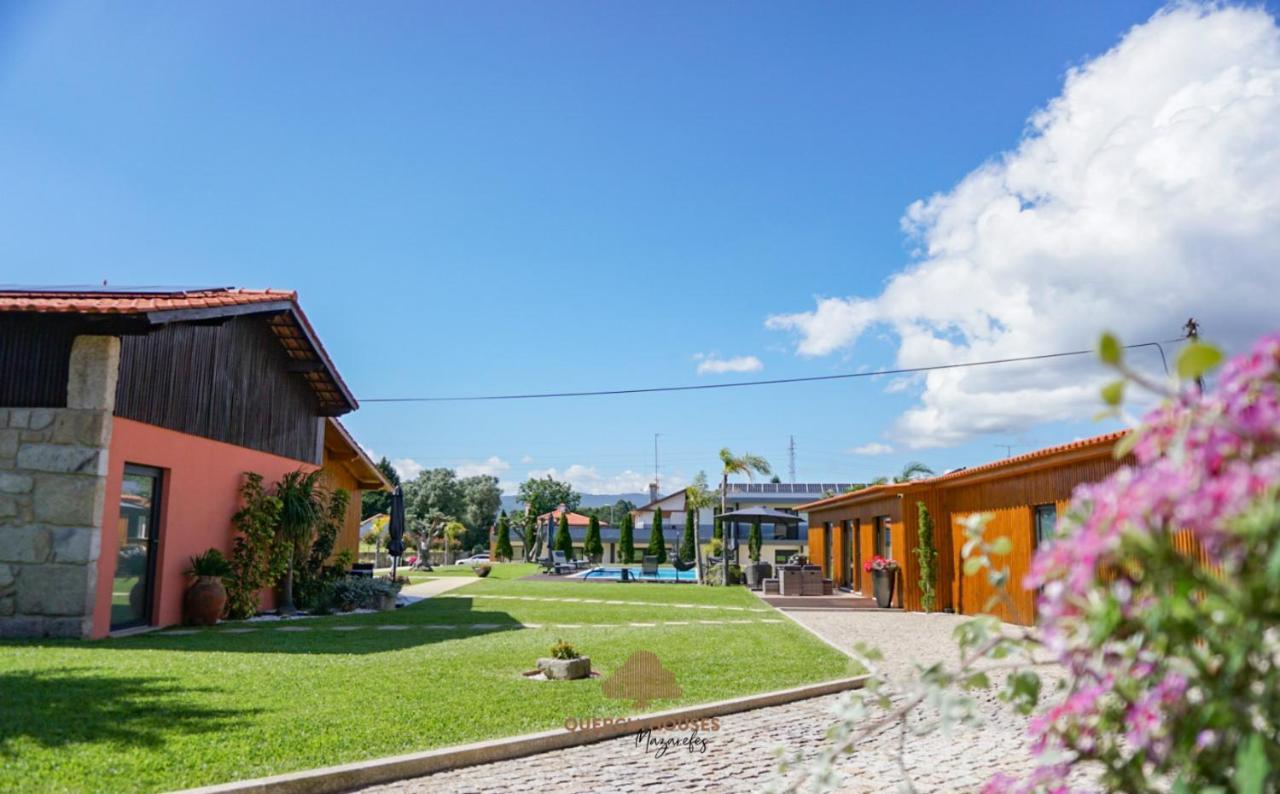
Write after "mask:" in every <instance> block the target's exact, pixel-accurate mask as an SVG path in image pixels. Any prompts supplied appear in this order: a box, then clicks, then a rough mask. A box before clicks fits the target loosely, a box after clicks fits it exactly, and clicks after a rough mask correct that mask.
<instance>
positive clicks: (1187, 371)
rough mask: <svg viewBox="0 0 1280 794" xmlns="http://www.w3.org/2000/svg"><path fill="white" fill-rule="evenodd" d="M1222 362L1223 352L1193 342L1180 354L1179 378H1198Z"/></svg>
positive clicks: (1201, 343)
mask: <svg viewBox="0 0 1280 794" xmlns="http://www.w3.org/2000/svg"><path fill="white" fill-rule="evenodd" d="M1221 362H1222V351H1221V350H1219V349H1218V348H1216V347H1214V346H1213V345H1206V344H1205V343H1203V342H1192V343H1191V344H1189V345H1187V346H1186V347H1184V348H1182V352H1180V353H1178V377H1179V378H1182V379H1183V380H1191V379H1192V378H1198V377H1200V376H1201V375H1203V374H1205V373H1206V372H1208V371H1209V370H1211V369H1213V368H1214V367H1216V366H1218V364H1220V363H1221Z"/></svg>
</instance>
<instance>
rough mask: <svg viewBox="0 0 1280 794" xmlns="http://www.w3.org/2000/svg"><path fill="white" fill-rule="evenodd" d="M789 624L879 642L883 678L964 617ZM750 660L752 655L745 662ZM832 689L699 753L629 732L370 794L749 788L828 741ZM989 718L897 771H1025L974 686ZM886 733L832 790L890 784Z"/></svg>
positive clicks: (746, 725) (953, 782)
mask: <svg viewBox="0 0 1280 794" xmlns="http://www.w3.org/2000/svg"><path fill="white" fill-rule="evenodd" d="M791 615H792V617H794V618H795V619H796V620H797V621H799V622H800V623H802V624H803V625H805V626H807V627H809V628H810V629H812V630H813V631H815V632H817V633H818V634H819V635H820V636H822V637H824V638H826V639H827V640H829V641H830V642H832V643H833V644H835V645H837V646H840V647H842V648H846V649H852V648H853V645H854V643H856V642H866V643H870V644H872V645H876V646H879V647H880V649H881V650H882V651H883V652H884V654H885V660H884V662H882V666H883V668H884V670H885V672H886V673H888V674H889V675H891V676H900V675H905V674H907V673H909V671H910V670H911V668H912V665H913V663H915V662H921V663H928V662H932V661H936V660H939V659H944V660H947V661H955V660H956V659H957V658H958V654H957V652H956V646H955V643H954V641H953V640H952V639H951V633H952V631H953V630H954V628H955V626H956V625H957V623H959V622H961V621H962V620H964V618H962V617H958V616H955V615H940V614H939V615H923V614H917V613H910V612H905V613H904V612H897V611H894V612H888V611H886V612H877V611H852V610H847V609H846V610H841V611H834V610H833V611H803V612H793V613H791ZM743 663H744V664H750V660H743ZM835 699H836V698H835V696H833V697H824V698H815V699H813V700H807V701H801V702H798V703H792V704H788V705H785V706H777V707H774V708H768V709H760V710H757V711H752V712H747V713H743V714H734V715H729V716H726V717H723V718H721V725H720V730H719V731H715V732H711V733H709V734H706V739H707V744H706V750H705V752H701V753H694V752H690V751H688V750H685V749H674V750H672V751H671V752H668V753H667V754H665V755H663V756H661V757H655V754H654V753H653V752H652V751H649V752H646V751H645V749H644V748H642V747H640V746H638V745H637V742H636V740H635V738H634V737H628V738H622V739H613V740H610V741H607V742H601V743H598V744H593V745H588V746H585V747H575V748H571V749H567V750H559V751H555V752H550V753H544V754H542V755H538V756H533V757H530V758H522V759H516V760H513V761H501V762H498V763H493V764H486V765H483V766H477V767H469V768H465V769H457V770H453V771H450V772H443V773H440V774H436V775H430V776H427V777H422V778H417V779H413V780H405V781H400V782H398V783H394V784H389V785H385V786H378V787H374V788H372V789H368V790H367V791H370V792H379V794H392V793H393V792H394V793H395V794H407V793H408V792H414V793H415V794H418V793H421V794H426V793H427V792H432V794H434V793H435V792H491V791H555V792H559V791H565V792H570V791H571V792H588V791H590V792H615V791H616V792H636V791H701V792H758V791H761V790H762V789H763V788H765V786H766V785H767V784H768V783H771V782H775V783H776V782H778V781H779V780H780V778H779V776H778V773H777V771H776V769H777V761H776V758H775V755H774V751H775V750H776V748H778V747H779V746H780V745H785V746H786V747H788V748H789V749H792V750H800V751H801V752H803V753H804V754H805V755H806V756H807V757H812V756H813V755H814V754H815V753H816V752H817V751H818V750H819V749H820V748H821V747H822V746H824V744H825V742H826V731H827V729H828V727H829V726H830V725H831V723H832V716H831V713H830V709H831V706H832V704H833V703H834V702H835ZM977 700H978V705H979V710H980V712H981V713H982V714H983V716H984V717H985V719H986V724H985V725H984V726H983V727H982V728H980V729H976V730H975V729H964V730H961V731H958V732H956V733H955V734H954V735H951V736H944V735H942V734H940V733H934V734H931V735H928V736H923V737H912V738H911V739H910V740H909V742H908V744H907V755H906V767H907V769H908V771H909V773H910V774H911V776H912V779H913V781H914V783H915V785H916V788H917V790H919V791H975V790H977V789H978V788H979V787H980V786H981V785H982V783H983V782H984V781H986V780H987V779H988V778H989V777H990V776H991V775H992V774H994V773H995V772H997V771H1005V772H1011V773H1015V774H1016V773H1017V772H1019V771H1021V770H1023V769H1025V768H1026V762H1025V761H1021V760H1020V759H1024V758H1025V757H1026V749H1025V746H1026V742H1025V739H1024V738H1023V730H1024V726H1025V721H1024V720H1023V719H1022V718H1019V717H1016V716H1015V715H1013V713H1012V711H1011V710H1010V709H1009V708H1008V707H1007V706H1005V705H1004V704H1002V703H1000V702H999V701H998V700H997V699H996V697H995V692H994V691H992V692H989V693H978V696H977ZM897 744H898V737H897V734H896V733H895V732H892V731H890V732H886V733H881V734H879V735H877V736H875V737H872V738H871V739H870V740H869V741H868V742H866V743H865V744H864V745H863V746H862V747H860V748H858V749H857V751H856V752H854V753H853V754H852V755H850V756H848V757H847V758H846V759H845V760H844V761H843V762H842V763H841V765H840V771H841V775H842V782H841V785H840V787H839V789H838V790H839V791H845V792H884V791H895V790H897V786H898V784H899V782H900V781H901V774H900V772H899V770H898V768H897V764H896V762H895V761H894V760H893V758H892V756H891V752H892V751H894V750H896V747H897Z"/></svg>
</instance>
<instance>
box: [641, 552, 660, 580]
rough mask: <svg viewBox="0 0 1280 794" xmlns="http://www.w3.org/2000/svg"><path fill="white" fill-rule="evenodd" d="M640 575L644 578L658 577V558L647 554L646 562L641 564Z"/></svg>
mask: <svg viewBox="0 0 1280 794" xmlns="http://www.w3.org/2000/svg"><path fill="white" fill-rule="evenodd" d="M640 573H641V574H642V575H644V576H657V575H658V558H657V557H655V556H653V555H652V554H646V555H645V557H644V560H643V561H642V562H641V563H640Z"/></svg>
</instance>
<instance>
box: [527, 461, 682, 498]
mask: <svg viewBox="0 0 1280 794" xmlns="http://www.w3.org/2000/svg"><path fill="white" fill-rule="evenodd" d="M528 476H529V477H532V478H541V477H547V476H550V477H553V478H555V479H557V480H561V481H564V482H567V483H569V484H570V485H572V486H573V488H574V490H576V491H578V492H579V493H589V494H615V493H648V491H649V483H650V482H652V481H653V475H651V474H641V473H639V472H634V471H631V470H630V469H627V470H626V471H622V472H619V473H617V474H610V475H604V474H601V473H600V472H599V471H598V470H597V469H596V467H595V466H584V465H582V464H580V463H575V464H573V465H572V466H569V467H568V468H566V469H563V470H560V469H554V468H551V469H533V470H530V472H529V475H528ZM661 484H662V492H663V493H670V492H671V491H674V490H676V489H678V488H683V487H684V486H686V485H688V484H689V482H688V480H687V479H686V478H684V477H683V476H681V475H665V476H663V478H662V483H661ZM517 487H518V486H517Z"/></svg>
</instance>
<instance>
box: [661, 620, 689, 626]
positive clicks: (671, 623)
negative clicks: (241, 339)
mask: <svg viewBox="0 0 1280 794" xmlns="http://www.w3.org/2000/svg"><path fill="white" fill-rule="evenodd" d="M664 625H667V626H688V625H689V621H687V620H668V621H665V623H664Z"/></svg>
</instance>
